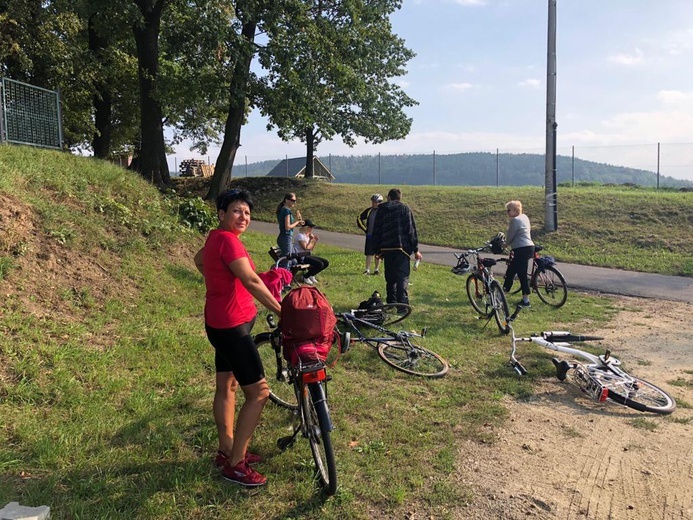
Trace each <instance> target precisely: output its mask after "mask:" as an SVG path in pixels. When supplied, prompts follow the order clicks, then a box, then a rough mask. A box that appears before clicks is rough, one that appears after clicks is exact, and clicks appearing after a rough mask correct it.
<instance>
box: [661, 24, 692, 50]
mask: <svg viewBox="0 0 693 520" xmlns="http://www.w3.org/2000/svg"><path fill="white" fill-rule="evenodd" d="M662 47H663V48H664V50H665V51H666V52H668V53H669V54H670V55H672V56H678V55H680V54H684V53H686V52H689V51H691V50H693V29H688V30H686V31H679V32H673V33H671V34H668V35H667V36H666V37H665V38H664V39H663V42H662Z"/></svg>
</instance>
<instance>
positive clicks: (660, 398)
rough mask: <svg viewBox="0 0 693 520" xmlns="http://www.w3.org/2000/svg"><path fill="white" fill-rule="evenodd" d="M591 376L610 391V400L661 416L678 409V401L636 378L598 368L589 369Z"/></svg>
mask: <svg viewBox="0 0 693 520" xmlns="http://www.w3.org/2000/svg"><path fill="white" fill-rule="evenodd" d="M589 372H590V375H591V376H592V377H593V378H595V379H597V380H598V381H599V382H600V383H601V384H602V386H604V387H606V388H607V389H608V391H609V399H611V400H612V401H614V402H617V403H619V404H622V405H625V406H628V407H629V408H633V409H634V410H638V411H639V412H651V413H656V414H660V415H669V414H670V413H671V412H673V411H674V410H675V409H676V401H674V399H673V398H672V397H671V396H670V395H669V394H667V393H666V392H665V391H664V390H662V389H661V388H659V387H658V386H655V385H653V384H652V383H648V382H647V381H645V380H643V379H640V378H638V377H634V376H630V375H629V376H627V377H623V376H619V375H617V374H613V373H611V372H605V371H604V370H600V369H599V368H596V367H591V368H590V369H589Z"/></svg>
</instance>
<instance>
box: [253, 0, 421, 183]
mask: <svg viewBox="0 0 693 520" xmlns="http://www.w3.org/2000/svg"><path fill="white" fill-rule="evenodd" d="M301 4H303V5H302V7H303V9H302V11H300V13H301V15H296V12H294V13H292V15H291V16H286V17H285V18H284V21H283V22H284V23H281V24H274V25H272V26H270V27H268V31H269V33H268V36H269V41H268V44H267V45H266V46H265V47H264V48H263V49H261V50H260V52H259V60H260V63H261V64H262V65H263V67H264V68H265V69H266V70H267V75H266V76H264V77H263V78H262V79H261V93H260V96H259V99H260V100H261V102H260V109H261V111H262V113H263V114H264V115H266V116H267V117H268V119H269V121H270V123H269V125H268V130H271V129H273V128H277V131H278V135H279V136H280V137H281V138H282V139H284V140H287V141H288V140H291V139H296V138H298V139H300V140H302V141H303V142H305V143H306V146H307V153H306V177H310V176H312V173H313V168H312V166H313V151H314V149H315V148H316V147H317V146H318V145H319V144H320V142H321V141H323V140H331V139H332V138H333V137H334V136H336V135H339V136H341V138H342V140H343V141H344V142H345V143H346V144H348V145H349V146H354V145H355V144H356V139H357V138H358V137H361V138H363V139H364V140H365V141H366V142H373V143H381V142H383V141H386V140H390V139H401V138H403V137H405V136H406V135H407V133H408V132H409V130H410V128H411V118H409V117H407V115H406V114H405V112H404V108H405V107H411V106H413V105H415V104H417V103H416V101H414V100H413V99H411V98H410V97H409V96H407V95H406V94H405V93H404V91H403V90H402V89H401V87H400V86H399V85H397V84H396V83H394V82H393V80H394V79H395V78H397V77H398V76H402V75H404V74H405V72H406V70H405V65H406V63H407V62H408V61H409V60H410V59H411V58H412V57H413V56H414V53H413V52H412V51H410V50H409V49H407V48H406V47H405V44H404V41H403V40H402V39H401V38H399V37H397V36H396V35H395V34H394V33H393V32H392V25H391V23H390V20H389V16H390V15H391V14H392V13H393V12H395V11H396V10H397V9H399V8H400V7H401V1H400V0H306V1H303V2H301Z"/></svg>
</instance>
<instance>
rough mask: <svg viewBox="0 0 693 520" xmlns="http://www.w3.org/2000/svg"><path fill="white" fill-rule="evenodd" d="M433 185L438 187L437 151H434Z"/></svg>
mask: <svg viewBox="0 0 693 520" xmlns="http://www.w3.org/2000/svg"><path fill="white" fill-rule="evenodd" d="M433 185H434V186H435V185H436V151H435V150H433Z"/></svg>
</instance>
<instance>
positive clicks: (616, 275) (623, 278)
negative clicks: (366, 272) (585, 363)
mask: <svg viewBox="0 0 693 520" xmlns="http://www.w3.org/2000/svg"><path fill="white" fill-rule="evenodd" d="M250 229H251V230H252V231H258V232H261V233H266V234H268V235H271V236H272V237H273V239H274V238H275V237H276V236H277V233H278V229H277V224H275V223H267V222H260V221H257V220H254V221H253V222H252V223H251V224H250ZM315 233H316V234H317V235H319V237H320V242H321V243H323V244H329V245H333V246H339V247H343V248H345V249H352V250H355V251H363V242H364V236H363V235H350V234H347V233H335V232H333V231H325V230H322V229H316V231H315ZM419 250H420V251H421V254H422V255H423V260H422V262H421V263H422V266H423V265H424V264H425V263H426V262H429V263H432V264H437V265H447V266H450V267H453V266H454V265H455V264H456V263H457V260H456V259H455V256H454V255H453V253H455V252H459V251H460V250H459V249H454V248H450V247H441V246H431V245H426V244H420V246H419ZM490 256H493V255H490ZM557 267H558V268H559V270H560V271H561V272H562V273H563V275H564V276H565V279H566V281H567V282H568V287H569V288H573V289H581V290H587V291H595V292H599V293H604V294H618V295H622V296H638V297H641V298H654V299H657V300H673V301H682V302H688V303H693V278H687V277H682V276H664V275H661V274H650V273H639V272H635V271H623V270H621V269H607V268H604V267H590V266H586V265H578V264H566V263H564V262H559V263H558V264H557ZM503 272H505V264H501V265H500V268H499V269H498V271H496V270H494V273H497V274H502V273H503Z"/></svg>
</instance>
